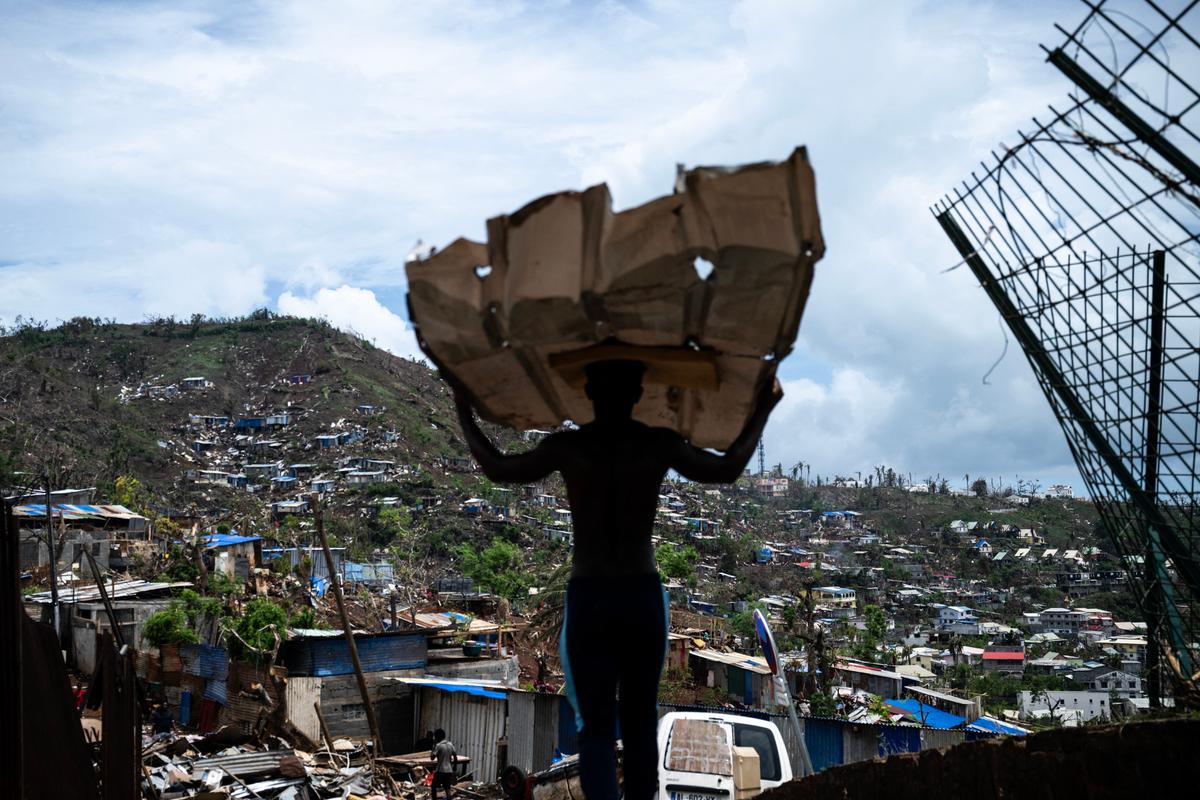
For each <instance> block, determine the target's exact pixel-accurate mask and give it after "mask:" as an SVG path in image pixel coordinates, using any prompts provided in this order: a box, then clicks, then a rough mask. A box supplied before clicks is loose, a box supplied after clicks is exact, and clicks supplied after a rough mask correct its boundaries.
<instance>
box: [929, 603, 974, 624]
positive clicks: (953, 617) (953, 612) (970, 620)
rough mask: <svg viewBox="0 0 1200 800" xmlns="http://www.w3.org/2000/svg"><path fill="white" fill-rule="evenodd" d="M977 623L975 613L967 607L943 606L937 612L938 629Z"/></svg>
mask: <svg viewBox="0 0 1200 800" xmlns="http://www.w3.org/2000/svg"><path fill="white" fill-rule="evenodd" d="M978 621H979V620H978V619H977V618H976V617H975V612H974V611H973V610H972V609H970V608H968V607H967V606H944V607H943V608H942V609H941V610H940V611H938V621H937V624H938V627H939V628H946V627H949V626H950V625H958V624H967V625H970V624H974V623H977V622H978Z"/></svg>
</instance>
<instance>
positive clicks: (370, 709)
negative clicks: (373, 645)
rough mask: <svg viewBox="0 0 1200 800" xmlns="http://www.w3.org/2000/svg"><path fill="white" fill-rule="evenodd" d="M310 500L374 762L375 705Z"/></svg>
mask: <svg viewBox="0 0 1200 800" xmlns="http://www.w3.org/2000/svg"><path fill="white" fill-rule="evenodd" d="M310 502H311V503H312V511H313V522H314V523H315V524H316V528H317V536H318V537H319V538H320V540H321V549H322V550H324V551H325V566H326V568H328V570H329V583H330V585H331V586H332V587H333V599H334V600H335V601H336V602H337V609H338V615H339V616H340V617H341V618H342V634H343V635H344V636H345V637H346V647H347V648H348V649H349V650H350V663H352V664H353V665H354V677H355V678H357V679H358V691H359V694H361V695H362V703H363V710H364V711H365V712H366V714H367V726H368V727H369V728H370V729H371V741H372V742H373V743H374V745H375V746H374V748H373V750H372V752H371V761H372V762H374V760H375V758H376V757H377V756H380V755H382V754H383V743H382V741H381V740H380V738H379V723H378V722H376V720H375V707H374V706H372V705H371V695H370V693H369V692H368V691H367V679H366V678H364V677H363V668H362V662H361V661H359V660H358V646H357V645H356V644H355V642H354V631H353V629H351V627H350V617H349V616H348V615H347V614H346V598H345V597H343V596H342V582H341V581H340V580H338V574H337V570H336V569H335V568H334V565H333V553H332V552H330V550H329V540H328V539H327V538H326V537H325V520H324V519H323V518H322V517H321V498H320V497H319V496H318V495H317V494H316V493H315V492H314V493H313V494H312V495H311V501H310Z"/></svg>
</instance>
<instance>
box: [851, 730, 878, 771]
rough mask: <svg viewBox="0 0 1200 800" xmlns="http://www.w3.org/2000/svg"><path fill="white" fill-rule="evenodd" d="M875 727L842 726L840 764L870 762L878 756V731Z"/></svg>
mask: <svg viewBox="0 0 1200 800" xmlns="http://www.w3.org/2000/svg"><path fill="white" fill-rule="evenodd" d="M878 727H879V726H877V725H843V726H842V763H843V764H853V763H855V762H856V761H870V760H871V759H872V758H875V757H877V756H878V755H879V730H878Z"/></svg>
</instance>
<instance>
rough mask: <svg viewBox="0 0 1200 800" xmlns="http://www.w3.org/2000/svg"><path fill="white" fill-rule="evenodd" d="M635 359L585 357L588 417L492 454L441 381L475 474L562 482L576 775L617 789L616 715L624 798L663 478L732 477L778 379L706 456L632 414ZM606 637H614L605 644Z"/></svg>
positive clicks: (640, 697) (645, 685) (661, 594)
mask: <svg viewBox="0 0 1200 800" xmlns="http://www.w3.org/2000/svg"><path fill="white" fill-rule="evenodd" d="M644 369H645V368H644V366H643V365H642V364H640V363H637V362H630V361H609V362H600V363H596V364H592V365H590V366H589V367H588V369H587V376H588V382H587V386H586V387H585V388H586V391H587V395H588V397H589V398H590V399H591V401H592V406H593V408H595V411H596V419H595V421H593V422H590V423H588V424H587V425H584V426H583V427H582V428H579V429H578V430H573V431H565V432H562V433H555V434H552V435H551V436H548V437H546V438H545V439H543V440H542V441H541V442H540V443H539V444H538V446H537V447H535V448H534V449H533V450H531V451H529V452H528V453H518V454H513V455H505V454H503V453H501V452H500V451H499V450H497V449H496V447H495V445H493V444H492V443H491V442H490V441H489V440H488V438H487V437H486V436H484V434H483V431H481V430H480V429H479V424H478V423H477V422H476V421H475V415H474V413H473V412H472V411H471V406H470V403H469V402H468V400H467V397H466V393H465V392H464V391H463V390H462V389H461V387H458V386H454V384H453V383H452V384H451V385H452V386H454V389H455V399H456V401H457V403H458V414H459V420H460V421H461V422H462V426H463V434H464V435H465V436H466V439H467V444H468V446H470V448H471V452H472V453H473V454H474V456H475V460H476V461H478V462H479V466H480V468H482V469H483V472H484V474H485V475H487V476H488V477H489V478H491V479H492V480H496V481H502V482H507V483H528V482H531V481H536V480H541V479H542V478H544V477H546V476H547V475H549V474H550V473H551V472H554V471H555V470H557V471H559V472H560V473H562V476H563V480H564V481H565V482H566V485H567V496H568V498H569V499H570V502H571V517H572V519H573V520H574V524H575V545H574V549H573V550H572V558H571V567H572V569H571V579H570V581H568V583H567V591H566V594H565V597H564V601H563V626H562V635H561V637H560V640H559V659H560V662H561V664H562V667H563V673H564V676H565V684H566V685H565V687H564V688H565V690H566V694H567V697H568V698H570V700H571V705H572V707H573V708H574V709H575V722H576V725H577V726H578V730H579V775H580V783H581V784H582V786H583V791H584V794H585V795H587V796H588V797H589V798H592V800H617V798H618V797H619V795H620V792H619V791H618V786H617V781H616V772H615V770H614V769H613V741H614V739H615V737H616V721H617V718H618V717H619V718H620V726H621V736H622V739H623V741H624V751H623V756H622V774H623V776H624V796H625V797H626V798H628V800H652V798H653V797H654V796H655V793H656V788H655V787H656V786H657V775H658V773H657V767H656V764H657V763H658V745H657V739H656V737H655V722H656V720H657V702H658V680H659V675H660V673H661V672H662V666H663V654H664V653H665V651H666V643H667V630H668V627H669V624H670V613H669V610H668V607H667V602H666V594H665V591H664V589H663V586H662V584H661V582H660V579H659V576H658V571H657V569H656V566H655V561H654V549H653V547H652V546H651V543H650V535H651V532H652V530H653V528H654V515H655V513H656V512H657V509H658V492H659V488H660V487H661V486H662V481H663V478H664V477H665V476H666V474H667V472H668V471H669V470H675V471H676V472H678V473H679V474H680V475H682V476H683V477H685V478H688V479H690V480H695V481H701V482H704V483H732V482H733V481H735V480H737V478H738V476H739V475H741V474H742V470H743V469H745V467H746V462H748V461H749V460H750V456H751V454H752V453H753V452H754V445H755V444H756V443H757V442H758V437H759V436H761V435H762V431H763V427H764V426H765V425H766V422H767V415H768V414H770V412H771V409H772V408H773V407H774V406H775V404H776V403H777V402H779V398H780V397H781V396H782V395H781V393H780V391H779V384H778V382H773V383H772V385H769V386H766V387H764V388H763V390H762V391H761V392H760V393H759V396H758V401H757V403H756V407H755V410H754V413H753V414H752V415H751V417H750V419H749V420H748V421H747V422H746V427H745V428H744V429H743V430H742V432H741V434H740V435H739V436H738V438H737V440H736V441H735V442H734V443H733V444H732V445H731V446H730V447H729V449H728V450H727V451H725V454H724V455H717V454H715V453H710V452H708V451H706V450H700V449H699V448H696V447H693V446H692V445H691V444H689V443H688V442H687V441H686V440H684V438H683V437H682V436H680V435H679V434H678V433H676V432H674V431H671V430H667V429H666V428H651V427H648V426H646V425H643V424H642V423H640V422H637V421H636V420H634V419H633V408H634V406H635V405H637V402H638V400H639V399H640V398H641V396H642V373H643V371H644ZM618 638H619V639H620V640H621V643H620V646H614V645H613V642H615V641H616V640H617V639H618Z"/></svg>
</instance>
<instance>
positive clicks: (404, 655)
mask: <svg viewBox="0 0 1200 800" xmlns="http://www.w3.org/2000/svg"><path fill="white" fill-rule="evenodd" d="M354 643H355V645H356V646H357V648H358V659H359V661H361V662H362V668H363V672H386V671H394V670H412V669H419V670H422V671H423V670H424V669H425V665H426V663H427V662H428V647H427V645H428V639H427V638H426V635H425V633H424V632H418V633H412V634H388V635H385V636H360V637H356V638H355V640H354ZM283 652H284V659H283V660H284V663H285V664H286V665H287V669H288V674H289V675H351V674H353V673H354V663H353V662H352V661H351V660H350V648H349V647H347V646H346V641H345V639H343V638H341V637H333V636H331V637H328V638H320V639H294V640H292V641H289V642H286V643H285V644H284V649H283Z"/></svg>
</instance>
